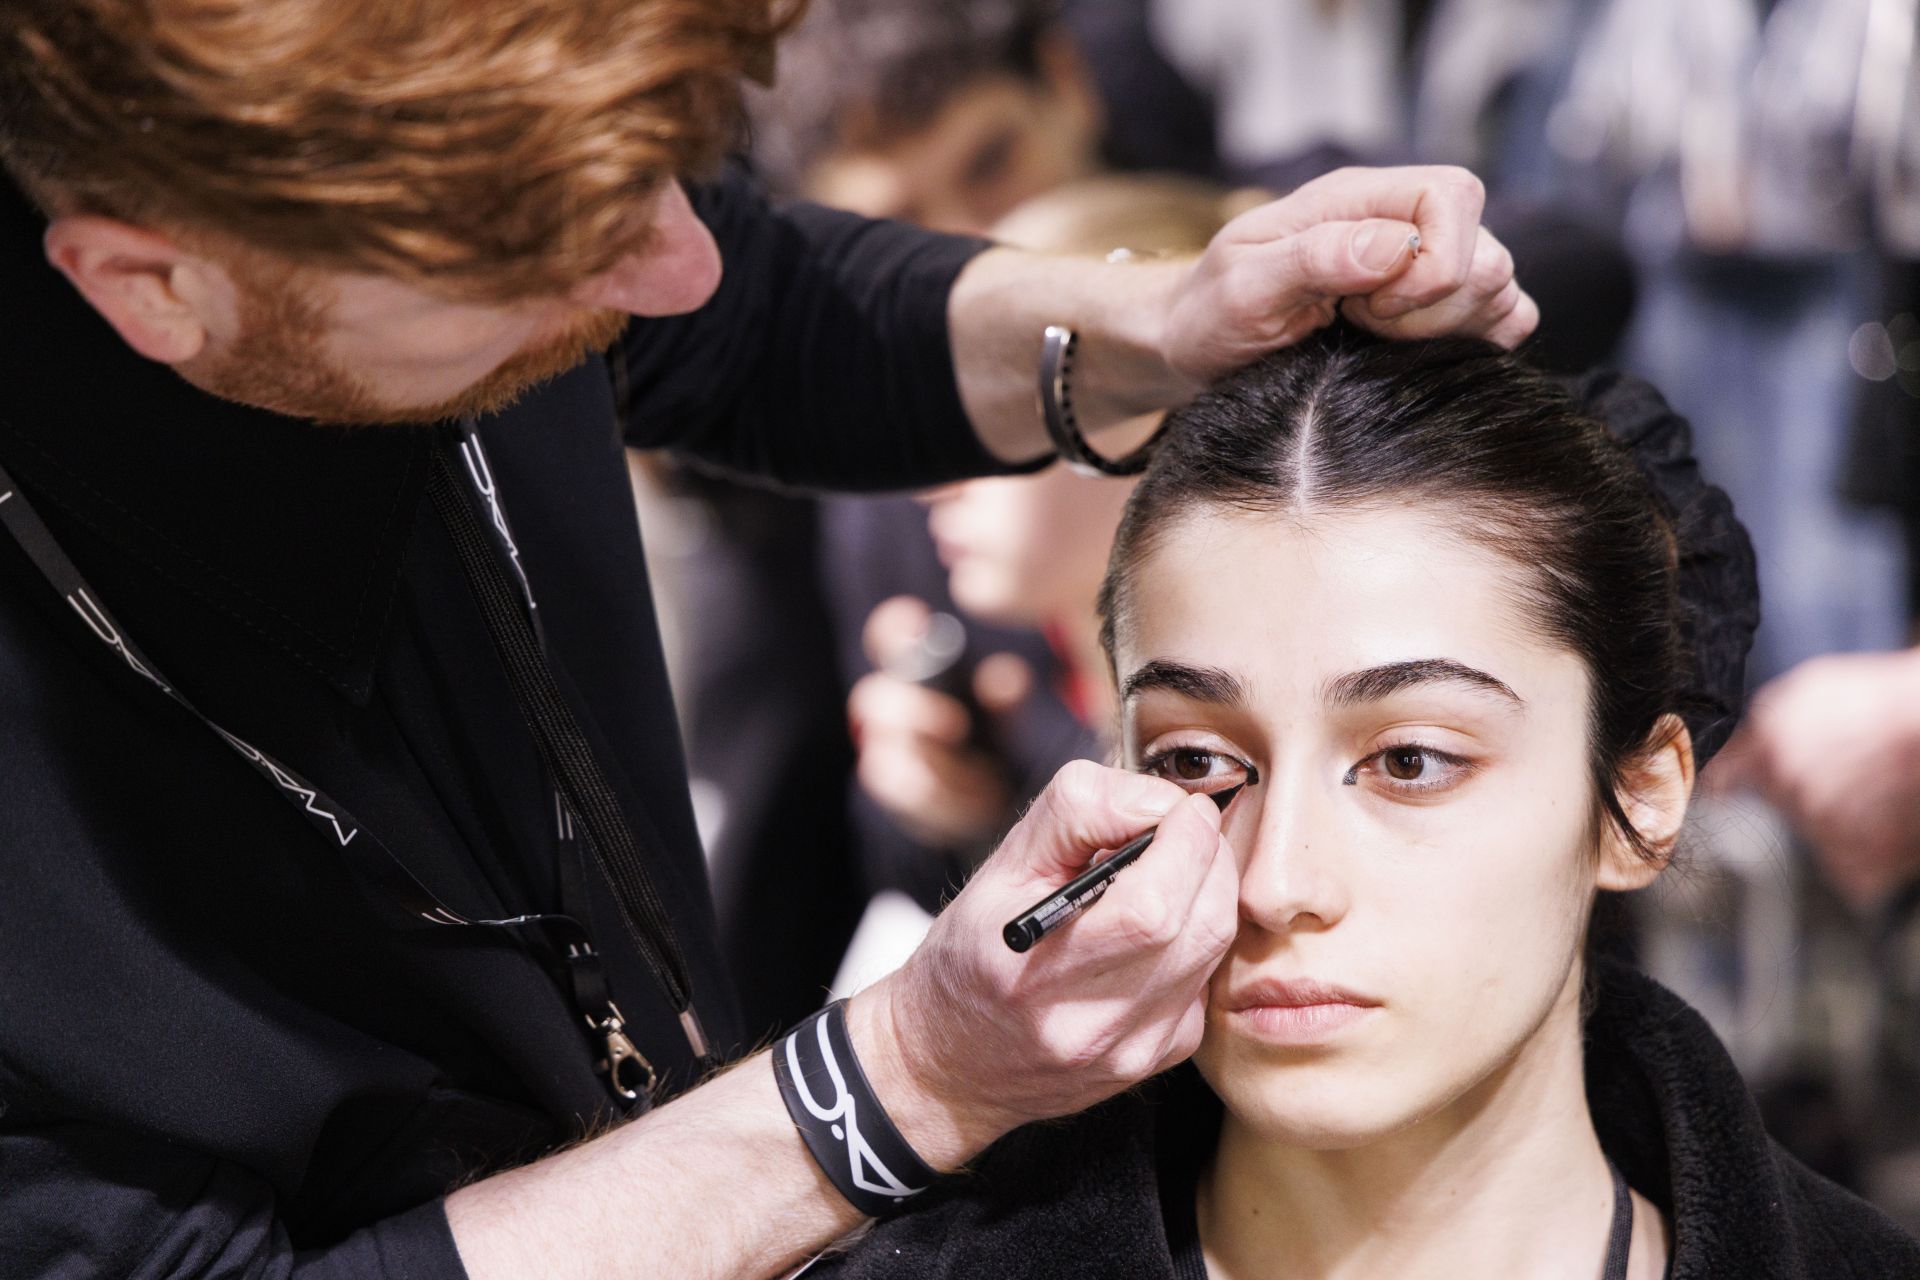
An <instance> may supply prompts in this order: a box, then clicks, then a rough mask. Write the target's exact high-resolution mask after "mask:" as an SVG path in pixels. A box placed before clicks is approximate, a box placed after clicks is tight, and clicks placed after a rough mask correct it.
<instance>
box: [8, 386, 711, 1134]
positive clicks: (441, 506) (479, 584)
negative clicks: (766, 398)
mask: <svg viewBox="0 0 1920 1280" xmlns="http://www.w3.org/2000/svg"><path fill="white" fill-rule="evenodd" d="M449 443H450V444H451V445H452V446H453V451H454V453H457V455H458V459H459V461H458V462H457V463H456V462H455V460H454V455H453V453H449V452H448V451H447V450H444V449H443V450H436V451H435V454H434V461H433V468H434V469H433V475H432V477H431V478H430V480H429V482H428V492H429V494H430V496H431V498H432V500H433V503H434V506H435V509H436V511H437V512H438V514H439V515H440V517H441V519H442V521H443V522H444V523H445V524H446V525H447V527H448V532H449V533H450V534H451V535H452V536H453V539H454V541H455V544H456V547H457V548H458V549H459V551H460V555H461V561H462V567H463V568H464V569H465V570H466V572H467V574H468V578H469V582H470V585H471V586H472V588H473V591H474V594H475V597H476V599H478V600H479V602H480V604H481V606H482V612H483V613H485V614H486V615H487V623H488V630H489V633H490V635H491V636H492V638H493V640H494V643H495V646H496V648H501V649H503V653H502V657H503V659H505V658H508V654H507V653H506V652H505V650H506V649H507V648H514V650H515V651H514V653H513V655H512V660H510V661H509V662H508V668H509V675H510V678H511V679H512V682H513V684H514V694H515V698H516V700H517V701H519V702H520V704H521V710H522V714H523V716H524V717H525V718H526V719H527V720H528V724H529V727H530V728H531V729H532V730H533V731H534V737H535V741H536V745H537V746H538V747H539V749H540V754H541V756H542V758H543V760H544V761H545V763H546V764H547V767H548V770H549V773H550V775H551V776H552V782H553V786H552V794H553V804H554V812H553V830H554V844H555V851H556V857H557V860H558V875H557V879H558V882H559V886H560V897H561V905H562V907H563V908H565V913H564V914H563V913H560V912H533V913H529V914H527V915H519V916H512V917H508V918H506V919H500V920H490V919H475V918H472V917H469V916H466V915H463V914H461V913H460V912H458V911H455V910H453V909H452V908H451V907H449V906H447V904H446V903H445V902H444V901H442V900H441V899H440V897H439V896H438V895H436V894H435V893H434V892H433V891H432V890H431V889H429V888H427V886H426V885H424V884H422V883H421V882H420V880H419V879H418V878H417V877H416V876H415V875H414V874H413V873H412V872H411V871H409V870H408V869H407V867H406V864H405V863H403V862H402V861H401V860H400V858H399V857H398V856H397V855H395V854H394V853H393V851H392V850H391V849H389V848H388V847H387V846H386V845H385V844H384V843H382V842H381V840H380V838H379V837H378V836H376V835H375V834H374V833H373V832H371V831H369V830H368V829H367V828H366V827H364V826H363V825H361V823H360V822H359V820H358V819H356V818H354V816H353V815H352V814H351V813H349V812H348V811H347V809H346V807H345V806H343V805H341V804H340V803H339V802H338V801H336V800H334V799H333V798H332V797H331V796H329V795H327V794H326V793H325V792H324V791H322V790H320V788H318V787H316V786H315V785H314V784H313V783H311V782H309V781H307V779H306V778H304V777H303V776H301V775H300V774H299V773H297V772H295V771H294V770H293V769H291V768H289V767H288V766H286V765H285V764H282V763H281V762H280V761H278V760H275V759H274V758H273V757H272V756H269V755H268V754H266V753H265V752H264V751H261V750H260V749H259V748H257V747H255V746H253V745H252V744H251V743H249V742H247V741H246V740H244V739H242V738H240V737H239V736H238V735H236V734H233V733H229V732H228V731H227V730H226V729H224V728H222V727H221V726H220V725H218V724H216V723H215V722H214V721H212V720H210V719H208V718H207V716H206V715H205V714H203V713H202V712H201V711H200V709H199V708H197V707H195V706H194V705H193V703H192V702H191V701H189V700H188V699H187V697H186V696H185V695H184V694H182V693H181V692H180V690H179V689H178V688H177V687H176V686H175V685H174V684H173V683H172V681H170V680H168V679H167V678H166V677H165V676H164V675H162V674H161V672H160V670H159V668H158V667H156V666H155V665H154V664H153V662H152V661H151V660H150V659H148V658H147V656H146V655H145V654H144V653H142V652H141V651H140V648H139V646H138V645H136V644H135V643H134V641H133V639H132V637H131V636H130V635H129V634H128V632H127V630H126V628H125V627H123V626H121V625H120V623H119V622H118V621H117V620H116V619H115V618H114V617H113V615H112V614H111V613H110V612H109V611H108V610H107V608H106V606H105V604H103V603H102V602H101V600H100V596H99V593H98V592H96V591H94V590H93V588H92V587H90V586H89V585H88V584H87V581H86V579H85V578H83V577H82V576H81V574H80V571H79V570H78V569H77V568H75V566H74V564H73V561H72V560H71V559H69V558H68V556H67V554H66V552H65V551H63V550H62V549H61V547H60V544H59V543H58V542H56V541H55V540H54V537H53V535H52V533H51V532H49V531H48V529H47V527H46V525H45V523H44V522H42V521H41V519H40V516H39V513H38V512H36V511H35V510H34V509H33V507H32V505H31V504H29V503H28V501H27V499H26V495H25V494H24V493H22V492H21V491H20V487H19V486H18V485H17V484H16V483H14V480H13V478H12V477H11V476H10V475H8V474H7V471H6V469H5V468H4V467H0V524H3V525H5V527H6V528H7V530H8V532H10V533H11V534H12V535H13V537H14V539H15V540H16V541H17V542H18V543H19V544H20V546H21V548H22V549H23V550H24V551H25V552H26V553H27V558H28V559H30V560H32V561H33V563H34V565H35V566H36V567H37V568H38V569H39V570H40V572H41V573H42V574H43V575H44V576H45V577H46V579H47V581H48V582H49V583H51V584H52V586H53V589H54V590H55V591H56V592H58V593H59V594H60V595H61V597H62V598H64V599H65V600H66V602H67V604H68V605H69V606H70V607H71V608H72V609H73V611H74V613H75V614H77V615H78V616H79V618H80V620H81V621H82V622H84V623H85V624H86V626H87V629H88V630H89V631H91V632H92V633H93V635H94V636H95V637H96V638H97V639H98V640H99V641H100V642H101V643H102V644H104V645H106V646H107V647H108V648H109V649H111V650H112V651H113V652H114V653H115V654H116V655H118V656H119V658H120V659H121V661H122V662H124V663H125V664H126V666H127V667H128V669H130V670H131V671H133V672H134V673H135V674H136V675H138V676H140V677H141V678H142V679H144V680H145V681H146V682H147V683H148V684H150V685H152V686H153V687H154V688H155V689H158V690H159V691H160V692H161V693H163V694H165V695H166V696H167V697H169V698H171V699H172V700H173V701H174V702H176V703H178V704H179V705H180V706H181V707H184V708H185V709H186V710H187V711H188V712H190V713H192V715H193V716H194V717H195V718H196V719H198V720H199V721H200V722H201V723H202V724H204V725H206V726H207V727H208V728H209V729H211V730H213V732H214V733H216V734H218V735H219V736H220V738H221V739H222V740H223V741H225V742H226V744H227V745H228V746H230V747H232V748H233V749H234V751H236V752H237V753H239V755H240V756H241V758H242V759H244V760H245V761H246V762H247V763H248V764H249V765H251V766H252V767H253V769H254V771H255V772H256V773H258V774H259V775H260V776H261V777H263V778H265V779H266V780H267V781H268V782H270V783H272V784H273V787H274V789H275V791H276V792H277V793H278V794H279V795H280V796H281V798H283V799H284V800H286V801H287V802H288V803H289V804H291V805H293V807H294V808H295V809H297V810H298V811H299V812H300V814H301V816H302V817H304V818H305V819H306V821H307V822H308V824H309V825H311V826H312V827H313V828H314V829H315V830H316V831H318V832H319V833H320V834H321V836H322V837H323V838H325V839H326V840H327V841H328V843H329V844H331V845H332V846H334V847H335V848H337V849H339V850H340V851H341V854H342V856H343V859H344V861H345V863H346V865H347V867H348V869H349V871H350V872H351V873H352V874H353V878H354V880H355V882H356V884H358V885H359V887H360V888H361V890H362V892H364V893H366V894H367V895H368V896H369V897H370V898H372V899H373V900H374V901H375V902H376V903H379V904H380V905H382V906H383V907H388V908H397V911H392V910H390V911H388V912H387V914H388V916H389V918H391V919H393V920H394V921H395V923H397V924H402V925H410V926H415V927H425V926H429V925H437V926H464V927H473V928H491V929H507V930H513V931H516V932H518V931H520V930H525V929H532V930H534V931H535V932H534V937H536V938H538V939H539V940H541V941H543V942H544V943H545V944H547V946H548V947H549V948H550V949H551V951H552V952H553V954H555V955H556V956H558V957H559V958H560V959H561V960H562V961H563V962H564V965H565V969H566V973H567V976H568V985H569V986H570V987H571V994H572V997H573V1003H574V1006H575V1008H576V1009H577V1010H578V1012H579V1013H580V1015H581V1016H582V1017H583V1018H584V1019H585V1020H586V1023H587V1026H588V1028H589V1029H590V1030H591V1032H592V1033H593V1035H594V1038H595V1040H596V1041H597V1043H598V1045H599V1047H600V1048H601V1049H602V1051H603V1052H604V1053H605V1055H606V1057H605V1059H604V1060H603V1061H602V1062H601V1064H600V1067H601V1070H602V1071H603V1072H605V1074H606V1077H607V1084H608V1087H609V1088H610V1089H611V1090H612V1091H613V1093H614V1095H615V1096H616V1097H617V1098H619V1099H620V1100H621V1101H622V1102H624V1103H627V1104H629V1105H634V1104H638V1105H642V1106H644V1105H647V1104H649V1103H650V1102H651V1094H652V1091H653V1088H654V1086H655V1084H656V1082H657V1079H658V1077H657V1075H656V1073H655V1071H654V1069H653V1066H652V1064H651V1063H649V1062H648V1061H647V1059H646V1058H645V1057H644V1056H642V1055H641V1053H640V1052H639V1050H638V1049H637V1048H635V1046H634V1044H633V1042H632V1040H631V1039H629V1038H628V1036H627V1034H626V1023H625V1019H624V1017H623V1016H622V1015H621V1013H620V1009H619V1006H617V1005H616V1004H614V1002H613V999H612V996H611V993H610V992H609V990H608V986H607V979H606V972H605V969H604V968H603V966H602V964H601V961H600V953H599V951H598V950H596V949H595V947H594V945H593V939H592V937H591V936H590V935H589V934H588V932H587V929H586V926H585V925H584V924H583V923H582V921H583V920H584V919H585V916H586V876H585V871H586V869H585V865H584V861H583V856H582V855H583V852H586V851H591V852H592V853H593V855H594V856H595V857H596V859H597V860H598V861H599V862H600V865H601V869H602V871H603V872H605V874H606V877H607V879H608V881H609V882H610V883H611V884H612V885H613V886H614V889H615V896H616V899H617V902H618V905H619V907H620V911H621V917H622V920H623V922H625V923H626V924H627V926H628V928H629V930H630V932H632V933H633V934H634V935H635V941H636V943H637V944H638V945H639V947H640V951H641V954H642V956H643V958H645V959H646V961H647V962H648V965H649V967H650V968H652V969H653V971H654V975H655V977H656V978H657V979H658V980H659V981H660V984H661V986H662V988H663V990H664V991H665V993H666V995H667V997H668V1000H669V1002H670V1003H671V1004H672V1005H673V1008H674V1011H675V1012H676V1013H677V1014H678V1015H679V1018H680V1024H681V1027H682V1029H683V1030H684V1031H685V1033H686V1036H687V1042H688V1044H689V1046H690V1047H691V1048H692V1050H693V1054H694V1057H695V1059H696V1060H697V1061H698V1062H699V1063H701V1064H703V1065H704V1064H705V1063H706V1062H707V1061H708V1060H709V1059H710V1051H709V1049H708V1046H707V1042H706V1037H705V1034H704V1032H703V1030H702V1028H701V1025H700V1019H699V1016H698V1014H697V1013H696V1012H695V1011H694V1008H693V999H692V990H691V986H690V983H689V981H688V975H687V969H686V963H685V960H684V959H683V957H682V955H681V952H680V948H679V946H678V943H677V941H676V939H675V937H674V934H673V929H672V925H671V922H670V921H669V920H668V919H667V915H666V911H665V908H664V905H663V904H662V902H661V899H660V897H659V894H658V893H657V891H655V889H654V887H653V884H652V881H651V879H650V878H649V877H648V875H647V871H646V867H645V865H644V863H643V861H642V860H641V858H640V856H639V847H638V841H637V840H636V839H635V838H634V837H633V834H632V832H631V830H630V828H629V827H628V825H627V823H626V821H625V819H624V817H622V816H621V815H620V813H619V811H618V808H617V804H616V802H615V801H614V800H613V797H612V791H611V788H610V787H609V786H608V785H607V783H606V780H605V777H604V775H603V774H602V773H601V772H600V770H599V766H598V763H597V761H595V760H593V758H592V756H591V754H590V750H589V749H588V748H586V747H585V746H584V743H585V738H584V735H583V734H581V732H580V730H579V726H578V724H577V723H576V722H574V721H573V719H572V713H571V711H570V710H569V709H568V708H567V707H566V705H565V703H564V701H563V700H561V699H560V698H559V696H558V690H557V686H556V685H555V682H554V678H553V675H552V671H551V668H550V667H548V666H547V663H546V641H545V636H544V634H543V632H542V629H541V626H540V621H539V607H538V605H537V604H536V602H535V601H534V598H533V591H532V587H531V585H530V584H529V583H528V581H527V577H526V572H525V570H524V569H523V568H522V567H521V564H520V552H519V548H518V547H517V546H516V545H515V543H514V541H513V534H512V532H511V529H510V528H509V526H508V524H507V520H506V512H505V510H504V509H503V508H502V506H501V504H500V496H499V489H498V486H497V485H496V484H495V482H494V478H493V472H492V468H491V467H490V466H489V465H488V463H487V459H486V451H485V450H484V448H482V446H481V444H480V438H479V436H478V434H477V433H476V432H475V430H474V427H473V424H472V422H471V421H468V422H463V423H462V424H461V425H460V427H459V429H458V430H457V432H456V433H455V434H454V436H453V438H452V439H451V441H450V442H449ZM461 473H464V476H465V480H466V485H465V486H464V488H465V489H467V490H470V491H471V496H469V494H468V493H467V492H462V489H461V486H460V485H459V481H458V479H457V478H456V477H457V476H458V475H459V474H461ZM476 500H477V501H478V503H479V504H480V507H483V508H484V509H485V511H486V514H487V519H485V520H482V519H481V518H480V514H479V509H478V508H476V507H475V505H474V503H475V501H476ZM481 530H484V535H483V534H481V533H480V532H478V531H481ZM477 544H486V546H485V561H484V563H480V562H478V561H477V560H476V557H475V555H474V550H475V547H476V545H477ZM489 568H490V569H491V573H490V574H489V573H488V572H487V570H488V569H489ZM508 568H511V571H512V575H513V580H514V581H517V583H518V601H519V603H518V606H517V608H516V610H515V613H516V614H517V617H518V628H519V629H520V632H521V634H520V636H518V637H517V638H516V636H515V635H514V631H515V624H514V621H513V620H512V619H508V618H504V617H502V616H501V614H502V612H503V611H502V610H501V609H500V608H499V607H498V601H499V600H500V599H501V598H502V596H503V591H504V589H503V585H502V584H503V583H505V582H506V581H507V572H508ZM516 639H517V640H518V642H519V643H518V646H517V647H516ZM528 648H530V649H531V657H532V661H531V664H530V663H529V660H528V654H527V653H526V652H525V650H526V649H528ZM529 665H531V666H532V668H533V669H534V670H535V672H536V674H535V675H534V676H533V677H532V678H531V679H530V678H528V677H527V675H526V672H527V670H528V668H529ZM542 674H543V675H544V681H543V682H542V680H541V678H540V677H541V675H542ZM542 683H543V685H544V687H541V688H536V689H533V690H532V692H531V693H529V692H528V691H527V690H528V686H529V685H530V684H542ZM530 703H531V704H532V705H529V704H530ZM583 814H585V815H586V817H585V818H584V819H583V817H582V815H583ZM583 826H584V827H585V834H586V835H587V839H586V840H584V841H582V840H581V839H580V836H581V834H582V827H583ZM583 845H584V846H585V849H584V850H583V847H582V846H583ZM522 936H525V935H522Z"/></svg>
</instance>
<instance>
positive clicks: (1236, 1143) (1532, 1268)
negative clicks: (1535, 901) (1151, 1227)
mask: <svg viewBox="0 0 1920 1280" xmlns="http://www.w3.org/2000/svg"><path fill="white" fill-rule="evenodd" d="M1612 1212H1613V1184H1612V1180H1611V1175H1610V1174H1609V1171H1608V1169H1607V1163H1606V1157H1605V1156H1604V1155H1603V1154H1602V1153H1601V1150H1600V1142H1599V1139H1598V1137H1597V1136H1596V1135H1595V1133H1594V1129H1593V1120H1592V1117H1591V1116H1590V1115H1589V1114H1588V1111H1587V1102H1586V1091H1585V1087H1584V1083H1583V1078H1582V1070H1581V1051H1580V1025H1579V992H1578V974H1577V970H1576V973H1575V975H1573V976H1572V977H1571V978H1570V980H1569V986H1568V989H1567V990H1566V991H1563V992H1562V995H1561V998H1560V999H1559V1000H1558V1001H1557V1002H1556V1005H1555V1008H1554V1010H1553V1012H1552V1013H1551V1014H1549V1015H1548V1018H1547V1022H1546V1023H1545V1024H1543V1025H1542V1026H1541V1028H1540V1030H1539V1031H1538V1032H1536V1033H1535V1035H1534V1036H1533V1037H1532V1038H1531V1039H1530V1040H1529V1041H1528V1043H1527V1045H1526V1047H1525V1048H1523V1049H1522V1050H1521V1052H1520V1054H1519V1055H1518V1056H1517V1057H1516V1058H1515V1059H1514V1060H1513V1061H1512V1062H1510V1063H1508V1064H1507V1065H1506V1066H1504V1067H1502V1068H1501V1069H1500V1070H1498V1071H1496V1072H1495V1073H1494V1074H1493V1075H1492V1076H1490V1077H1489V1078H1488V1079H1486V1080H1484V1081H1482V1082H1481V1083H1480V1084H1478V1085H1476V1086H1474V1087H1473V1088H1472V1089H1469V1090H1468V1091H1467V1093H1466V1094H1464V1095H1463V1096H1461V1097H1460V1098H1459V1099H1457V1100H1455V1101H1454V1102H1452V1103H1450V1104H1448V1105H1447V1106H1446V1107H1444V1108H1442V1109H1441V1110H1440V1111H1439V1112H1438V1113H1436V1114H1434V1115H1432V1116H1429V1117H1426V1118H1425V1119H1422V1120H1420V1121H1419V1122H1417V1123H1415V1124H1411V1125H1408V1126H1407V1127H1405V1128H1404V1129H1402V1130H1400V1131H1399V1132H1397V1133H1394V1134H1392V1135H1390V1136H1388V1137H1386V1138H1382V1139H1380V1140H1378V1141H1376V1142H1372V1143H1369V1144H1367V1145H1365V1146H1360V1147H1353V1148H1349V1149H1345V1150H1337V1151H1317V1150H1308V1149H1305V1148H1301V1147H1291V1146H1283V1145H1280V1144H1277V1143H1273V1142H1270V1141H1268V1140H1266V1139H1263V1138H1261V1137H1259V1136H1258V1135H1256V1134H1254V1133H1253V1132H1252V1131H1250V1130H1249V1129H1247V1128H1246V1127H1245V1126H1244V1125H1241V1124H1240V1123H1238V1122H1237V1121H1236V1120H1235V1118H1234V1116H1233V1115H1232V1113H1231V1112H1229V1113H1228V1114H1227V1116H1226V1117H1225V1119H1224V1121H1223V1123H1222V1126H1221V1133H1220V1145H1219V1148H1218V1150H1217V1151H1216V1153H1215V1156H1214V1159H1213V1162H1212V1165H1211V1166H1210V1168H1209V1169H1208V1171H1207V1172H1206V1174H1205V1175H1204V1176H1203V1177H1202V1179H1201V1184H1200V1195H1199V1204H1198V1213H1199V1227H1200V1239H1201V1242H1202V1245H1203V1247H1204V1249H1205V1252H1206V1257H1207V1265H1208V1271H1209V1273H1210V1274H1211V1275H1212V1276H1213V1277H1215V1278H1216V1280H1253V1278H1254V1277H1260V1278H1261V1280H1272V1278H1273V1277H1286V1278H1287V1280H1346V1278H1348V1277H1354V1278H1358V1277H1378V1276H1393V1277H1395V1278H1396V1280H1423V1278H1425V1277H1435V1278H1438V1277H1458V1276H1465V1275H1513V1276H1519V1275H1525V1276H1586V1275H1591V1274H1594V1273H1596V1272H1597V1271H1598V1268H1599V1264H1600V1260H1601V1258H1602V1257H1603V1256H1604V1254H1605V1251H1606V1242H1607V1229H1608V1226H1609V1223H1610V1221H1611V1218H1612ZM1638 1234H1639V1233H1638V1232H1636V1235H1638Z"/></svg>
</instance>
